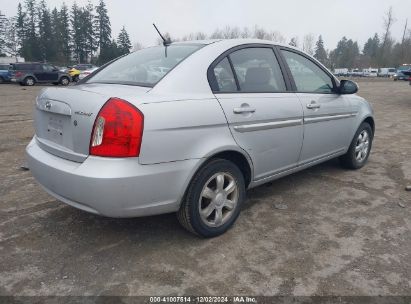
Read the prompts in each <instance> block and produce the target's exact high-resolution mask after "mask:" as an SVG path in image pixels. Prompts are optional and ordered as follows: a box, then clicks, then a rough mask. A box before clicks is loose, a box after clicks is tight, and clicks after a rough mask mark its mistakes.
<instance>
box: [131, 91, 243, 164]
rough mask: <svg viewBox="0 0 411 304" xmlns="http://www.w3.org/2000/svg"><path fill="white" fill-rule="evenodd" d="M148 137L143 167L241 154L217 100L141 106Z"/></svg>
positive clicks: (192, 100) (146, 136)
mask: <svg viewBox="0 0 411 304" xmlns="http://www.w3.org/2000/svg"><path fill="white" fill-rule="evenodd" d="M138 108H139V109H140V110H141V111H142V112H143V114H144V133H143V141H142V144H141V151H140V157H139V161H140V163H141V164H153V163H160V162H170V161H179V160H186V159H195V158H196V159H200V158H205V157H208V156H210V155H212V154H214V153H218V152H220V151H226V150H236V151H238V150H241V149H240V148H239V147H238V146H237V145H236V143H235V141H234V139H233V137H232V135H231V132H230V130H229V128H228V125H227V120H226V118H225V116H224V113H223V111H222V109H221V107H220V104H219V103H218V101H217V100H216V99H215V98H206V99H197V100H196V99H187V100H176V101H171V102H156V103H146V104H141V105H139V107H138Z"/></svg>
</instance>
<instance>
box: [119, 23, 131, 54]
mask: <svg viewBox="0 0 411 304" xmlns="http://www.w3.org/2000/svg"><path fill="white" fill-rule="evenodd" d="M117 45H118V50H119V55H124V54H129V53H130V49H131V47H132V45H131V41H130V37H129V36H128V33H127V31H126V29H125V27H124V26H123V28H122V29H121V31H120V33H119V34H118V38H117Z"/></svg>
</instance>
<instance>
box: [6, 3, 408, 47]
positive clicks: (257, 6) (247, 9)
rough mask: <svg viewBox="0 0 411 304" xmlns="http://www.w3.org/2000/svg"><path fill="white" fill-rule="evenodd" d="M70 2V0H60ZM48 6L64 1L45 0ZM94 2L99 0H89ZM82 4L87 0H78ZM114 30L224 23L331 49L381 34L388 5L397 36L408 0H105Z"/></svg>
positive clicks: (139, 37) (144, 31)
mask: <svg viewBox="0 0 411 304" xmlns="http://www.w3.org/2000/svg"><path fill="white" fill-rule="evenodd" d="M64 1H65V2H66V4H68V5H69V6H71V5H72V4H73V2H74V0H64ZM46 2H47V3H48V5H49V6H50V8H54V7H55V6H57V7H59V6H60V5H61V4H62V3H63V0H46ZM91 2H92V3H94V4H97V2H98V0H91ZM77 3H78V4H80V5H84V4H85V3H87V0H77ZM17 4H18V1H17V0H0V10H1V11H2V12H3V13H4V14H6V15H7V16H11V15H14V14H15V13H16V11H17V9H16V7H17ZM106 4H107V7H108V11H109V15H110V20H111V24H112V29H113V34H114V35H115V36H117V34H118V32H119V30H120V29H121V27H122V26H123V25H124V26H125V27H126V29H127V31H128V32H129V34H130V37H131V39H132V42H133V43H135V42H136V41H139V42H141V43H142V44H143V45H144V46H149V45H152V44H154V43H155V42H156V40H157V34H156V33H155V31H154V29H153V27H152V23H153V22H155V23H156V24H157V26H158V27H159V28H160V30H161V31H164V32H169V33H170V34H171V36H172V37H181V36H184V35H185V34H188V33H190V32H197V31H202V32H205V33H207V34H210V33H212V32H213V30H214V29H215V28H216V27H220V28H223V27H225V26H226V25H230V26H238V27H240V28H243V27H245V26H248V27H253V26H254V25H259V26H261V27H263V28H265V29H266V30H269V31H271V30H273V31H274V30H276V31H279V32H281V33H282V34H283V35H284V36H285V37H286V39H287V42H288V41H289V40H290V38H291V37H293V36H299V37H300V39H299V40H300V42H301V41H302V37H303V36H304V35H305V34H307V33H312V34H314V35H315V36H318V35H320V34H321V35H323V38H324V41H325V45H326V48H334V47H335V46H336V44H337V42H338V41H339V40H340V39H341V37H342V36H344V35H345V36H347V37H348V38H352V39H354V40H357V41H358V42H359V43H360V47H361V48H362V45H363V44H364V42H365V41H366V40H367V39H368V38H369V37H370V36H372V35H373V34H374V33H375V32H378V33H381V32H382V25H383V16H384V14H385V12H386V11H387V9H388V8H389V7H390V6H392V7H393V10H394V16H395V18H396V20H397V21H396V22H395V24H394V26H393V28H392V36H393V37H394V38H395V39H397V40H399V39H401V36H402V31H403V28H404V24H405V20H406V19H407V18H409V21H410V22H409V23H410V27H411V0H344V1H342V0H312V1H305V0H283V1H278V0H277V1H275V0H253V1H252V0H145V1H142V0H106Z"/></svg>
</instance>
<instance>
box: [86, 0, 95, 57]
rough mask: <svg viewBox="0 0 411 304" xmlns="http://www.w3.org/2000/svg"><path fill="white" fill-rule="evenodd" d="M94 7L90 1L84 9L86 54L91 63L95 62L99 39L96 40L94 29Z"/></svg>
mask: <svg viewBox="0 0 411 304" xmlns="http://www.w3.org/2000/svg"><path fill="white" fill-rule="evenodd" d="M93 11H94V7H93V4H92V3H91V2H90V1H89V2H88V4H87V6H86V8H85V9H83V14H82V15H83V16H82V20H83V25H82V32H83V34H84V39H85V44H86V45H85V47H86V48H85V53H86V57H87V58H88V59H89V61H90V62H91V61H92V60H93V54H94V52H95V51H96V50H97V39H96V32H95V27H94V18H95V16H94V14H93Z"/></svg>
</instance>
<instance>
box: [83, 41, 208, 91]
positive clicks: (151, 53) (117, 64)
mask: <svg viewBox="0 0 411 304" xmlns="http://www.w3.org/2000/svg"><path fill="white" fill-rule="evenodd" d="M201 47H203V45H202V44H177V45H170V46H168V47H167V48H166V47H164V46H155V47H151V48H147V49H142V50H139V51H136V52H134V53H131V54H129V55H127V56H125V57H122V58H120V59H118V60H116V61H114V62H113V63H111V64H109V65H108V66H107V67H105V68H104V69H103V70H101V71H100V72H98V73H97V74H96V75H94V76H93V77H92V78H91V79H89V80H88V81H87V83H116V84H127V85H138V86H146V87H153V86H154V85H155V84H156V83H157V82H158V81H160V79H161V78H163V77H164V76H165V75H166V74H167V73H168V72H169V71H170V70H171V69H173V68H174V67H175V66H176V65H177V64H179V63H180V62H181V61H183V60H184V59H185V58H187V57H188V56H190V55H191V54H192V53H194V52H195V51H197V50H198V49H200V48H201Z"/></svg>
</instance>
